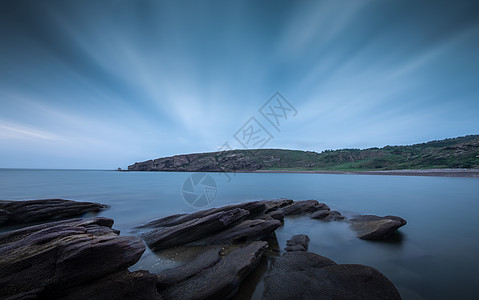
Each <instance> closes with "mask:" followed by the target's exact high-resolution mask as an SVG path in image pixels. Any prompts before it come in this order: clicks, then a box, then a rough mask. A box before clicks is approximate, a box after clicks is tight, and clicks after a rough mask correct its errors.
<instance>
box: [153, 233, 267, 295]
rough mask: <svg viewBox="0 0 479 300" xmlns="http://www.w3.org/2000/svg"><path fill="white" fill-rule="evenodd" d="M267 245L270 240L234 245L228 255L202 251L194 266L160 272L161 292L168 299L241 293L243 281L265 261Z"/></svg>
mask: <svg viewBox="0 0 479 300" xmlns="http://www.w3.org/2000/svg"><path fill="white" fill-rule="evenodd" d="M267 247H268V243H267V242H263V241H257V242H252V243H250V244H248V245H245V246H240V247H238V248H236V249H234V248H233V249H232V250H231V252H229V253H228V254H226V255H224V254H222V253H221V254H220V253H219V252H218V255H216V252H215V250H212V253H207V254H204V255H200V256H199V257H198V258H197V259H196V260H195V261H193V262H191V263H190V264H189V265H191V266H183V267H179V268H176V269H172V270H168V271H165V272H163V273H161V274H159V275H158V277H159V280H160V285H159V286H160V293H161V295H162V296H163V298H164V299H182V300H183V299H185V300H186V299H228V298H231V297H232V296H234V295H235V294H236V293H237V291H238V288H239V285H240V283H241V281H242V280H243V279H244V278H245V277H246V276H248V275H249V274H250V273H251V271H253V270H254V269H255V268H256V266H257V265H258V263H259V262H260V261H261V258H262V257H263V254H264V252H265V251H266V249H267ZM186 278H187V279H186ZM183 279H184V280H183ZM179 280H183V281H181V282H178V281H179ZM171 284H174V285H171ZM169 285H171V286H169ZM168 286H169V287H168ZM161 287H166V288H164V289H161Z"/></svg>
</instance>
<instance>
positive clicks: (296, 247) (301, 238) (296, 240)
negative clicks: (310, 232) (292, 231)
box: [284, 234, 309, 252]
mask: <svg viewBox="0 0 479 300" xmlns="http://www.w3.org/2000/svg"><path fill="white" fill-rule="evenodd" d="M308 246H309V236H307V235H306V234H298V235H295V236H293V237H292V238H291V239H290V240H288V241H287V242H286V248H285V249H284V250H286V251H288V252H291V251H307V250H308Z"/></svg>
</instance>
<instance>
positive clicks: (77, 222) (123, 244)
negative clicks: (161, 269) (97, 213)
mask: <svg viewBox="0 0 479 300" xmlns="http://www.w3.org/2000/svg"><path fill="white" fill-rule="evenodd" d="M112 225H113V220H111V219H107V218H92V219H86V220H83V219H72V220H67V221H58V222H52V223H47V224H42V225H37V226H30V227H26V228H23V229H19V230H15V231H11V232H6V233H3V234H0V298H1V299H36V298H43V299H57V298H65V299H88V298H91V297H93V298H95V299H126V298H128V296H129V295H142V297H136V298H135V299H161V298H160V296H159V294H158V292H157V290H156V286H155V284H156V280H157V279H156V276H155V275H152V274H149V273H148V272H146V271H139V272H133V273H130V272H128V270H127V268H128V267H130V266H131V265H133V264H134V263H136V262H137V261H138V259H139V258H140V257H141V255H142V254H143V252H144V251H145V245H144V244H143V242H142V241H141V239H139V238H137V237H127V236H119V235H118V231H115V230H113V229H111V226H112Z"/></svg>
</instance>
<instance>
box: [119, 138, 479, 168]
mask: <svg viewBox="0 0 479 300" xmlns="http://www.w3.org/2000/svg"><path fill="white" fill-rule="evenodd" d="M439 168H479V135H468V136H464V137H458V138H450V139H445V140H438V141H430V142H427V143H422V144H415V145H409V146H386V147H383V148H369V149H362V150H361V149H341V150H326V151H323V152H321V153H317V152H311V151H300V150H282V149H257V150H232V151H224V152H211V153H199V154H188V155H177V156H172V157H166V158H159V159H155V160H149V161H145V162H140V163H135V164H133V165H131V166H129V167H128V169H129V170H131V171H190V172H193V171H235V170H237V171H255V170H297V171H307V170H311V171H314V170H337V171H358V170H401V169H439Z"/></svg>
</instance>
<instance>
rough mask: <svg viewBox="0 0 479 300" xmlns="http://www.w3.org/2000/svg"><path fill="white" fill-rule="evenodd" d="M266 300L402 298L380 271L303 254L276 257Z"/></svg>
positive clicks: (298, 252) (266, 280) (268, 282)
mask: <svg viewBox="0 0 479 300" xmlns="http://www.w3.org/2000/svg"><path fill="white" fill-rule="evenodd" d="M262 299H265V300H270V299H271V300H278V299H302V300H303V299H304V300H308V299H364V300H366V299H367V300H374V299H378V300H379V299H381V300H382V299H393V300H394V299H401V297H400V295H399V293H398V291H397V290H396V288H395V287H394V285H393V284H392V283H391V282H390V281H389V280H388V279H387V278H386V277H385V276H384V275H383V274H381V273H380V272H379V271H378V270H376V269H374V268H371V267H367V266H363V265H338V264H336V263H335V262H334V261H332V260H330V259H328V258H326V257H323V256H320V255H317V254H314V253H311V252H303V251H295V252H288V253H286V254H284V255H283V256H280V257H276V258H273V261H272V265H271V270H270V272H269V274H267V275H266V276H265V289H264V292H263V298H262Z"/></svg>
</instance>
